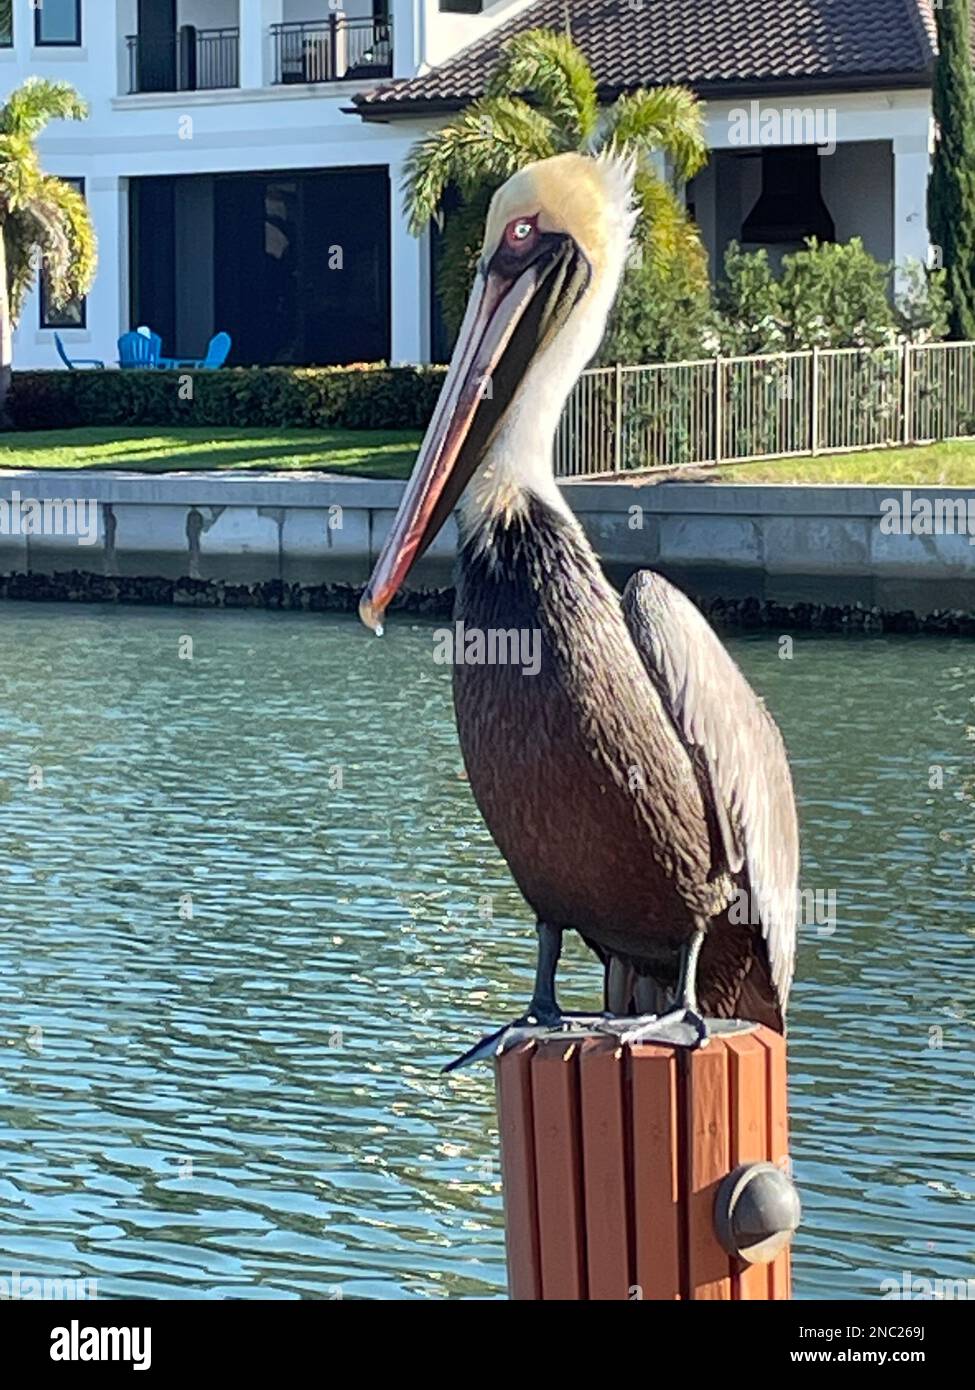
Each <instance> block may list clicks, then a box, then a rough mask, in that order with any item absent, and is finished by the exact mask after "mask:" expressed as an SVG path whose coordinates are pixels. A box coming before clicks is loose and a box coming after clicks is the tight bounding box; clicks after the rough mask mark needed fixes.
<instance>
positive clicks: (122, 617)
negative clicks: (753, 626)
mask: <svg viewBox="0 0 975 1390" xmlns="http://www.w3.org/2000/svg"><path fill="white" fill-rule="evenodd" d="M186 638H191V639H192V660H187V659H183V658H185V657H186V656H187V650H186V643H185V639H186ZM731 646H732V647H733V649H734V651H735V654H736V656H737V657H738V659H739V660H740V661H741V662H742V663H743V664H744V666H745V668H746V670H747V671H748V673H749V675H750V676H751V677H752V679H753V680H754V681H755V683H756V685H757V686H758V688H759V689H760V690H761V691H762V692H763V693H764V694H765V695H766V696H767V698H768V701H769V704H770V706H771V708H772V709H773V710H774V711H775V713H776V714H777V716H778V717H779V718H780V720H781V723H782V725H783V728H784V731H785V734H786V738H787V741H788V743H789V746H790V749H791V751H792V755H793V759H794V764H795V771H796V780H797V785H798V790H799V794H800V798H801V817H802V824H803V833H804V851H805V873H804V881H805V883H806V884H807V885H808V886H809V887H812V888H814V889H817V890H819V891H821V892H825V891H828V890H830V889H834V890H835V892H836V895H837V899H836V921H835V931H833V932H832V933H830V931H829V928H828V927H827V930H826V932H822V931H818V930H817V929H816V928H815V927H809V928H806V929H804V931H803V935H802V942H801V954H800V962H799V974H798V983H797V985H796V989H795V994H794V1004H793V1009H792V1014H791V1025H792V1027H791V1044H790V1046H791V1085H792V1123H793V1131H794V1141H793V1152H794V1158H795V1164H796V1173H797V1178H798V1181H799V1183H800V1186H801V1190H802V1194H803V1200H804V1204H805V1222H804V1226H803V1230H802V1232H801V1235H800V1238H799V1240H798V1244H797V1250H796V1267H795V1273H796V1290H797V1294H798V1296H800V1297H803V1296H805V1297H814V1296H826V1297H834V1298H835V1297H845V1298H864V1297H876V1296H877V1295H878V1293H879V1292H880V1281H881V1280H882V1279H884V1278H895V1279H898V1280H899V1279H900V1278H901V1276H902V1272H903V1271H904V1270H907V1271H909V1272H911V1273H912V1274H913V1275H914V1276H917V1277H929V1278H945V1279H947V1278H966V1277H970V1276H971V1275H973V1274H975V1262H973V1259H972V1254H973V1245H975V1205H973V1200H972V1199H973V1181H972V1168H973V1145H972V1140H971V1134H972V1129H973V1124H975V1087H973V1084H972V1077H973V1069H975V1064H973V1056H972V1048H971V1042H972V1022H973V1016H975V988H973V978H975V952H973V940H972V938H973V935H975V907H973V900H972V862H971V854H970V850H971V842H972V839H973V834H972V832H973V820H972V795H973V787H975V778H973V766H972V739H973V738H975V728H973V725H975V718H973V709H972V693H973V692H975V648H973V647H972V646H970V645H968V644H966V643H964V642H961V641H956V642H951V641H940V640H934V639H927V640H925V639H904V640H893V639H889V640H888V639H884V638H875V639H866V640H854V639H841V638H832V637H823V638H819V639H815V638H812V637H808V638H804V637H801V636H800V637H798V638H797V639H796V646H795V652H794V655H793V659H792V660H782V659H780V657H779V647H778V639H777V637H776V636H774V635H768V634H759V635H756V636H750V637H747V638H742V637H735V638H732V639H731ZM0 650H2V652H3V654H4V660H3V662H2V664H0V736H2V748H3V760H2V764H0V834H2V844H3V846H4V851H5V853H4V863H3V868H2V870H0V1048H2V1053H0V1056H2V1070H0V1156H2V1166H0V1278H3V1277H6V1276H7V1275H8V1273H9V1272H12V1271H13V1270H20V1271H21V1276H22V1277H24V1276H25V1275H33V1276H35V1277H45V1276H47V1277H52V1278H54V1277H60V1278H67V1277H75V1278H78V1277H89V1278H95V1279H97V1281H98V1293H99V1295H100V1296H101V1297H117V1296H122V1295H125V1296H163V1297H185V1298H190V1297H192V1298H198V1297H227V1296H232V1297H244V1298H251V1297H262V1298H267V1297H281V1298H288V1297H296V1296H303V1295H304V1296H308V1295H315V1296H325V1297H329V1296H331V1297H335V1296H338V1294H339V1293H340V1292H341V1295H342V1296H344V1297H444V1296H453V1297H458V1296H480V1297H484V1296H487V1297H492V1296H498V1295H500V1294H501V1293H502V1292H503V1288H504V1265H503V1234H502V1226H501V1201H500V1192H499V1187H498V1174H497V1168H496V1165H494V1163H493V1162H492V1160H493V1157H494V1154H495V1152H496V1148H495V1145H496V1130H495V1119H494V1111H493V1097H492V1091H491V1081H490V1075H489V1073H488V1072H487V1071H486V1070H481V1069H477V1070H475V1071H474V1072H471V1073H465V1074H462V1075H461V1076H459V1077H458V1078H456V1079H444V1078H442V1077H441V1076H440V1075H439V1074H438V1067H439V1065H440V1063H441V1062H442V1061H443V1060H445V1059H446V1058H448V1057H450V1056H452V1055H453V1054H455V1053H456V1052H458V1051H460V1050H461V1049H462V1048H463V1047H464V1046H466V1045H467V1043H468V1042H469V1041H470V1040H471V1039H472V1038H473V1037H474V1036H476V1035H477V1034H478V1033H479V1032H480V1031H482V1029H483V1028H484V1027H486V1026H487V1025H489V1024H492V1023H498V1022H501V1021H503V1020H504V1019H505V1018H507V1017H509V1016H510V1015H511V1014H512V1012H513V1011H515V1010H516V1009H517V1008H519V1007H521V1006H522V1004H523V1003H524V1001H525V999H526V997H527V993H528V990H529V984H530V974H531V968H532V962H533V950H534V942H533V933H532V931H531V928H530V922H529V918H528V914H527V913H526V911H525V909H524V906H523V904H522V903H521V901H520V898H519V897H518V895H517V893H516V891H515V890H514V889H513V887H512V886H511V884H510V882H509V879H508V876H507V873H506V870H505V867H504V865H503V863H502V862H501V861H500V859H499V857H498V855H497V853H496V852H495V850H494V848H493V846H492V844H491V842H490V840H489V838H488V836H487V833H486V831H485V829H484V827H483V825H482V824H481V822H480V819H479V817H478V815H477V812H476V810H475V807H474V805H473V803H472V801H471V798H470V793H469V790H468V788H467V785H466V783H465V782H464V780H463V779H462V776H461V764H460V757H459V753H458V750H457V745H456V740H455V734H454V729H453V720H452V712H451V706H450V693H449V681H448V676H447V674H446V672H445V670H444V668H442V667H439V666H437V665H435V664H434V663H433V662H432V660H431V651H432V638H431V629H430V627H429V626H422V625H410V624H409V622H408V621H407V620H405V619H400V620H399V621H394V622H393V623H392V624H391V630H390V632H389V634H388V636H387V637H386V638H384V639H383V641H382V642H377V641H376V640H375V639H374V638H372V637H370V635H369V634H368V633H367V632H365V631H364V630H363V629H361V628H360V627H359V626H358V625H357V624H355V623H354V622H353V621H352V620H351V619H339V618H336V619H328V618H314V617H302V616H294V617H292V616H290V615H266V614H239V615H236V614H228V613H221V614H212V613H197V612H178V611H158V610H153V611H138V612H137V611H132V610H129V611H124V610H123V611H119V610H117V609H106V610H99V609H90V608H85V609H78V608H49V607H41V608H31V607H19V606H15V605H10V606H5V607H3V608H2V609H0ZM935 766H937V767H941V768H942V769H943V779H944V786H943V789H940V790H939V789H936V788H935V789H932V788H931V787H930V786H929V783H930V782H931V781H932V780H933V781H935V782H936V781H937V780H938V779H937V775H936V774H932V773H931V771H930V769H931V768H932V767H935ZM41 783H42V785H40V784H41ZM488 904H490V908H491V910H492V911H493V922H491V923H487V922H485V921H484V920H483V915H484V913H485V911H486V908H487V905H488ZM564 974H565V976H566V979H567V980H571V986H570V987H568V988H566V989H565V990H564V991H563V992H564V994H565V998H566V1002H567V1003H569V1004H573V1005H575V1006H576V1007H578V1006H580V1005H582V1004H584V1003H586V1002H590V1003H591V1002H595V1000H596V993H597V990H598V976H599V972H598V968H597V967H596V966H595V964H594V963H593V962H592V961H591V960H590V959H589V958H588V956H587V954H586V952H585V951H584V949H583V948H581V947H579V948H574V949H572V950H571V951H570V953H569V959H568V961H567V963H566V965H565V967H564ZM938 1043H940V1044H941V1045H940V1046H938V1045H936V1044H938Z"/></svg>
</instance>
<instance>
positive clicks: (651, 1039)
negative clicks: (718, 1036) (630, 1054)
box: [620, 1009, 713, 1051]
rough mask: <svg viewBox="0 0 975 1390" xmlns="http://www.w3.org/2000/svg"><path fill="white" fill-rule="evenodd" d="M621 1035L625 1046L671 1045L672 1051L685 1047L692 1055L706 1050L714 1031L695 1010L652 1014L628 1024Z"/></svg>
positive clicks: (630, 1020)
mask: <svg viewBox="0 0 975 1390" xmlns="http://www.w3.org/2000/svg"><path fill="white" fill-rule="evenodd" d="M627 1023H628V1026H627V1027H626V1029H625V1031H621V1032H620V1042H623V1043H668V1044H669V1045H670V1046H671V1047H686V1048H688V1049H689V1050H690V1051H694V1049H695V1048H698V1047H704V1046H705V1044H706V1043H707V1040H708V1038H709V1037H710V1036H711V1032H712V1031H713V1022H712V1024H711V1025H709V1024H708V1023H707V1021H706V1020H705V1019H703V1018H702V1017H701V1015H700V1014H699V1013H695V1011H694V1010H693V1009H673V1010H672V1011H671V1012H670V1013H667V1014H651V1015H650V1016H649V1017H644V1018H643V1019H642V1020H641V1019H629V1020H627Z"/></svg>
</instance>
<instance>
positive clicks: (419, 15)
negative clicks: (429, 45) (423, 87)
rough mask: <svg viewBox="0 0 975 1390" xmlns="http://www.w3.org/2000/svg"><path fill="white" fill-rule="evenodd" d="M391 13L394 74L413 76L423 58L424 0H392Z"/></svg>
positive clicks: (395, 75)
mask: <svg viewBox="0 0 975 1390" xmlns="http://www.w3.org/2000/svg"><path fill="white" fill-rule="evenodd" d="M389 13H390V18H391V19H392V21H393V76H394V77H412V76H413V75H414V74H415V72H416V70H417V68H418V67H419V65H420V60H421V45H422V41H423V40H422V34H423V29H424V25H425V14H424V3H423V0H420V3H417V0H392V3H391V4H390V7H389Z"/></svg>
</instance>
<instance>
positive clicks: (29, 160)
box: [0, 77, 97, 418]
mask: <svg viewBox="0 0 975 1390" xmlns="http://www.w3.org/2000/svg"><path fill="white" fill-rule="evenodd" d="M87 114H88V108H87V107H86V105H85V103H84V102H83V101H82V99H81V97H80V96H79V95H78V93H77V92H76V91H75V89H74V88H73V87H72V86H70V85H69V84H68V83H67V82H49V81H48V80H47V79H46V78H42V77H29V78H28V79H27V81H26V82H24V83H23V84H22V85H21V86H20V87H18V88H17V89H16V90H15V91H13V92H11V93H10V95H9V96H8V97H7V100H6V101H5V102H4V104H3V105H2V106H0V233H2V234H0V418H2V416H3V414H4V409H5V404H6V399H7V393H8V391H9V389H10V373H11V367H12V361H11V358H12V334H13V328H14V325H15V324H16V323H17V322H18V321H19V319H20V315H21V313H22V312H23V307H24V302H25V300H26V298H27V295H28V294H29V293H30V291H31V290H32V289H33V287H34V284H35V281H36V279H37V273H38V271H39V270H41V269H43V271H44V274H45V276H46V283H47V290H48V294H49V296H50V300H51V303H52V304H53V305H54V307H55V308H59V307H61V306H62V305H64V304H66V303H67V302H68V301H69V300H71V299H74V298H75V297H77V296H80V295H83V294H87V292H88V290H89V289H90V288H91V282H92V280H93V279H94V276H95V266H96V261H97V256H96V249H95V231H94V228H93V226H92V222H91V218H90V216H89V214H88V209H87V207H86V205H85V200H84V198H83V197H82V196H81V194H80V193H79V192H78V191H77V189H75V188H72V187H71V185H70V184H68V183H64V182H63V181H62V180H61V179H59V178H55V177H54V176H53V175H52V174H45V172H44V170H43V169H42V168H41V165H40V160H39V159H38V155H37V149H36V146H35V141H36V139H37V137H38V135H39V134H40V133H41V131H42V130H43V129H44V127H45V126H46V125H47V124H48V122H49V121H54V120H70V121H80V120H83V119H84V118H85V116H87Z"/></svg>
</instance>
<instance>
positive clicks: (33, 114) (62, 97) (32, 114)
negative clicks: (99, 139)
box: [0, 77, 88, 140]
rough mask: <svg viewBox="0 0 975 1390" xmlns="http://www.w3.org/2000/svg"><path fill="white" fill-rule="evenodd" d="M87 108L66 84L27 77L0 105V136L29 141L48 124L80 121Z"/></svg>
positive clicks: (86, 112) (42, 78)
mask: <svg viewBox="0 0 975 1390" xmlns="http://www.w3.org/2000/svg"><path fill="white" fill-rule="evenodd" d="M87 115H88V106H87V103H86V102H85V101H84V100H83V98H82V97H81V96H80V95H79V94H78V92H76V91H75V89H74V87H72V86H71V83H70V82H52V81H51V80H50V79H49V78H46V77H28V78H27V80H26V82H22V83H21V84H20V86H19V87H17V88H15V89H14V91H12V92H11V93H10V95H9V96H8V97H7V100H6V101H5V102H4V104H3V105H2V106H0V133H2V134H4V135H20V136H25V137H26V138H27V139H29V140H33V139H34V138H35V136H37V135H39V134H40V133H41V131H42V130H43V129H44V127H45V126H46V125H47V124H48V123H49V122H50V121H81V120H84V118H85V117H86V116H87Z"/></svg>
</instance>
